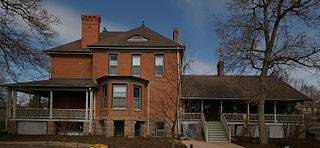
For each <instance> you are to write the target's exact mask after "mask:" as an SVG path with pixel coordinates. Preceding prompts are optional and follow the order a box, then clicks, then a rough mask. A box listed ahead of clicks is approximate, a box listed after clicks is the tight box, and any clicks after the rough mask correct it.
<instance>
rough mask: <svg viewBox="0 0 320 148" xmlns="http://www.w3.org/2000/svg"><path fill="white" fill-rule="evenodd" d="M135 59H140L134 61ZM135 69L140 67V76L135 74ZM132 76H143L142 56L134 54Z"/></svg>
mask: <svg viewBox="0 0 320 148" xmlns="http://www.w3.org/2000/svg"><path fill="white" fill-rule="evenodd" d="M134 57H139V59H138V61H136V60H135V59H134ZM134 67H139V74H135V73H134ZM131 71H132V75H133V76H140V75H141V55H140V54H133V55H132V67H131Z"/></svg>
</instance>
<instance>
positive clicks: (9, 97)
mask: <svg viewBox="0 0 320 148" xmlns="http://www.w3.org/2000/svg"><path fill="white" fill-rule="evenodd" d="M7 95H8V100H7V106H8V107H7V110H8V118H11V117H12V116H11V115H12V114H11V108H12V91H11V90H8V94H7Z"/></svg>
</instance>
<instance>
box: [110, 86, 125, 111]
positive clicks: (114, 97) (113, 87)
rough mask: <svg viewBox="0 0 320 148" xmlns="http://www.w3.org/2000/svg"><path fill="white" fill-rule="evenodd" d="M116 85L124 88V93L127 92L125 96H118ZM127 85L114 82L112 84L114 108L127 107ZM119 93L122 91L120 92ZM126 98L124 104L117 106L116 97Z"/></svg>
mask: <svg viewBox="0 0 320 148" xmlns="http://www.w3.org/2000/svg"><path fill="white" fill-rule="evenodd" d="M116 87H122V89H123V88H124V90H125V92H122V93H125V95H123V96H117V95H119V94H115V93H116V92H115V88H116ZM127 92H128V91H127V85H125V84H113V85H112V109H127ZM118 93H121V92H118ZM117 98H118V99H120V98H122V99H124V106H121V107H119V106H115V102H116V99H117Z"/></svg>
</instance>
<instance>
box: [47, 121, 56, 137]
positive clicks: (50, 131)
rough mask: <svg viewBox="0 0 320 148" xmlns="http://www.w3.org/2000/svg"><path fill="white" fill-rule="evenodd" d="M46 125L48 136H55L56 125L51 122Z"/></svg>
mask: <svg viewBox="0 0 320 148" xmlns="http://www.w3.org/2000/svg"><path fill="white" fill-rule="evenodd" d="M47 125H48V131H47V133H48V134H49V135H55V134H56V128H57V126H56V124H55V123H54V122H53V121H48V123H47Z"/></svg>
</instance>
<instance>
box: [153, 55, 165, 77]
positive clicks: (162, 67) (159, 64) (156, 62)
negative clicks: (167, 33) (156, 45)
mask: <svg viewBox="0 0 320 148" xmlns="http://www.w3.org/2000/svg"><path fill="white" fill-rule="evenodd" d="M157 57H162V61H158V60H157ZM164 61H165V60H164V54H155V55H154V75H155V76H163V75H164ZM157 67H161V69H162V74H158V71H157Z"/></svg>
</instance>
